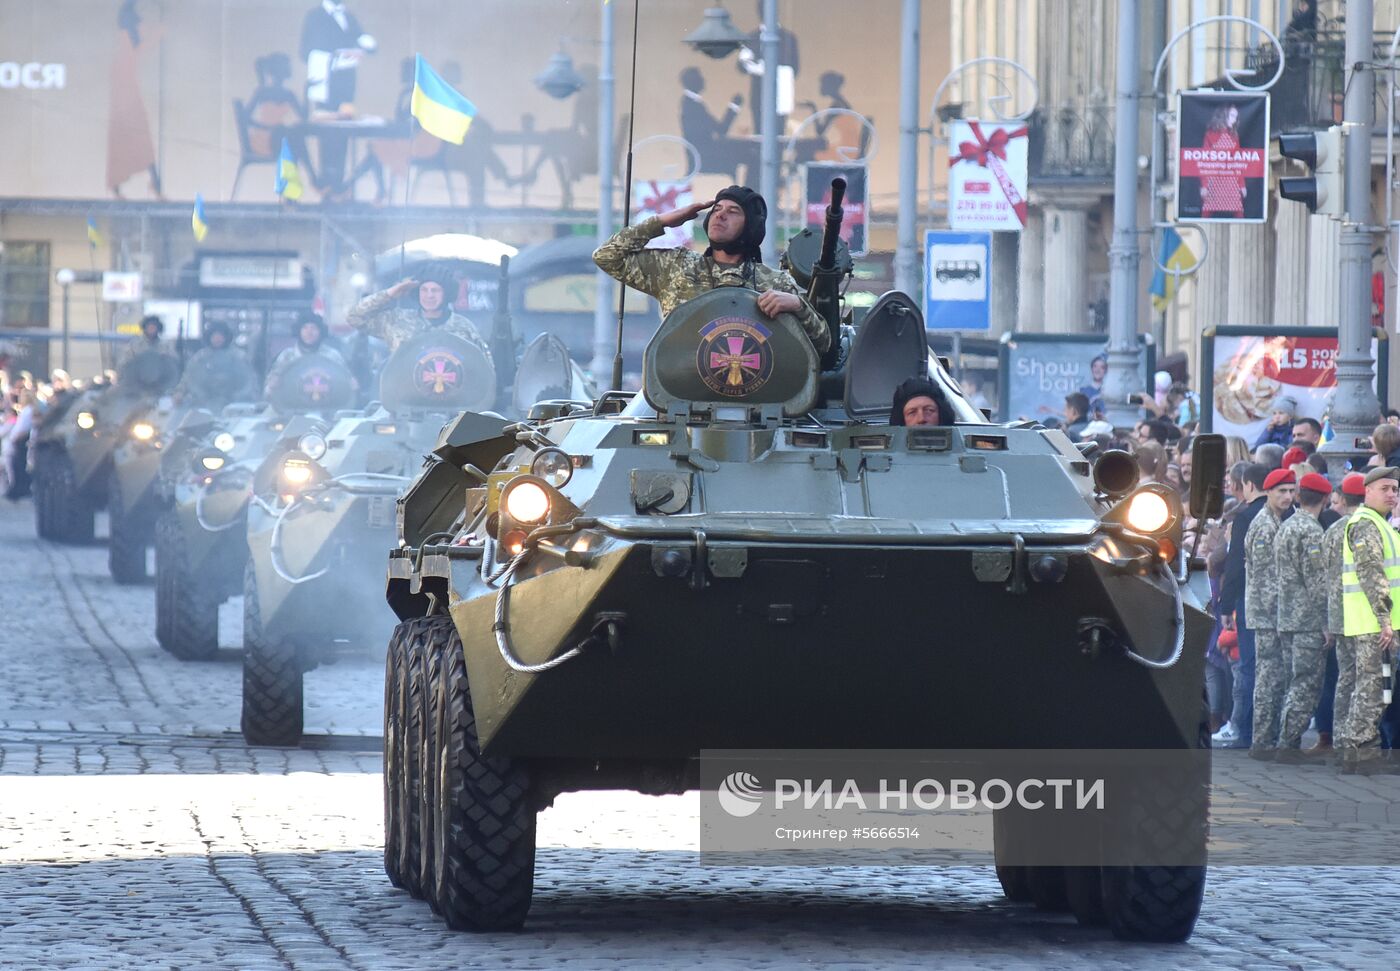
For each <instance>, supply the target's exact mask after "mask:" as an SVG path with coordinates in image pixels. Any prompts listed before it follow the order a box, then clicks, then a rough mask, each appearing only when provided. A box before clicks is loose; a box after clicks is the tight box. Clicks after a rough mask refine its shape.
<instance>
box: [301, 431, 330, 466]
mask: <svg viewBox="0 0 1400 971" xmlns="http://www.w3.org/2000/svg"><path fill="white" fill-rule="evenodd" d="M297 448H298V449H300V450H301V451H303V452H305V453H306V457H307V458H309V459H311V460H312V461H313V462H314V461H317V460H318V459H320V458H321V457H323V456H324V455H325V454H326V440H325V439H324V438H322V437H321V436H320V435H317V434H316V433H315V432H308V433H307V434H305V435H303V436H301V440H300V441H298V442H297Z"/></svg>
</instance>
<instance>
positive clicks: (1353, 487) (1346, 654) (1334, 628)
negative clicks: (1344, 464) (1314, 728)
mask: <svg viewBox="0 0 1400 971" xmlns="http://www.w3.org/2000/svg"><path fill="white" fill-rule="evenodd" d="M1365 496H1366V477H1365V476H1364V475H1362V474H1361V473H1360V472H1349V473H1347V475H1346V477H1345V478H1343V479H1342V488H1341V497H1342V505H1343V507H1344V509H1345V512H1346V514H1345V515H1344V516H1342V518H1341V519H1338V520H1337V521H1336V522H1335V523H1333V524H1332V525H1331V526H1328V527H1327V531H1326V532H1325V533H1323V534H1322V555H1323V557H1324V558H1325V559H1326V560H1327V633H1326V640H1327V645H1328V646H1329V647H1331V648H1332V649H1333V650H1335V651H1336V652H1337V690H1336V693H1335V694H1334V695H1333V696H1332V731H1333V738H1332V751H1333V758H1335V759H1338V760H1342V759H1344V758H1345V755H1346V751H1347V749H1349V748H1352V747H1353V746H1352V744H1351V741H1350V739H1348V737H1347V713H1348V712H1349V711H1350V710H1351V692H1352V687H1353V685H1355V683H1356V646H1355V645H1354V644H1353V643H1352V639H1351V638H1350V637H1347V636H1346V633H1345V630H1344V628H1343V626H1342V543H1343V542H1344V541H1345V539H1346V530H1347V523H1348V522H1350V521H1351V515H1352V513H1354V512H1355V511H1356V509H1357V507H1358V506H1360V505H1361V501H1362V499H1364V498H1365Z"/></svg>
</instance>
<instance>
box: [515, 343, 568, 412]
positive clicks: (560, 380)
mask: <svg viewBox="0 0 1400 971" xmlns="http://www.w3.org/2000/svg"><path fill="white" fill-rule="evenodd" d="M573 384H574V370H573V362H571V361H570V360H569V349H568V348H567V347H565V346H564V342H563V341H561V340H560V339H559V338H557V337H555V336H554V335H553V334H540V335H539V336H538V337H536V338H535V339H534V340H532V341H531V342H530V345H529V346H528V347H526V348H525V353H524V354H522V355H521V356H520V367H518V368H517V369H516V371H515V390H514V391H513V392H512V393H511V405H512V406H513V407H514V408H515V412H516V414H519V415H524V414H528V413H529V411H530V406H531V405H533V404H534V403H535V402H536V401H549V400H551V399H557V398H569V397H571V396H572V391H573Z"/></svg>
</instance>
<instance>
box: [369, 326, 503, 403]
mask: <svg viewBox="0 0 1400 971" xmlns="http://www.w3.org/2000/svg"><path fill="white" fill-rule="evenodd" d="M379 401H380V403H381V404H383V405H384V407H385V408H387V409H388V410H389V411H391V412H394V413H395V414H398V413H401V412H406V411H432V412H442V413H455V412H458V411H482V410H484V409H486V408H490V407H491V406H492V404H494V403H495V401H496V371H495V368H493V367H492V365H491V358H490V357H488V356H487V354H486V352H485V351H483V350H482V349H481V348H480V347H478V346H477V345H475V344H473V343H471V342H470V341H467V340H463V339H462V338H460V337H458V336H457V335H456V334H450V333H447V332H445V331H438V330H428V331H424V332H423V333H421V334H415V335H414V336H413V337H410V338H409V339H408V340H406V341H404V342H403V343H402V344H400V345H399V346H398V347H397V348H396V349H395V350H394V353H393V354H390V355H389V360H388V361H386V362H385V363H384V370H383V372H382V373H381V374H380V376H379Z"/></svg>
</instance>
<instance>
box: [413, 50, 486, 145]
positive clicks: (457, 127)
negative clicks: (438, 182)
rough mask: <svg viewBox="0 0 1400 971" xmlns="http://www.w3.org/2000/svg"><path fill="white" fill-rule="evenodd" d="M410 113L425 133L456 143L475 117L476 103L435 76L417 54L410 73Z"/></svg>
mask: <svg viewBox="0 0 1400 971" xmlns="http://www.w3.org/2000/svg"><path fill="white" fill-rule="evenodd" d="M412 113H413V117H414V118H417V119H418V124H420V125H422V126H423V130H424V131H425V132H427V133H428V134H429V135H435V136H437V137H438V138H441V139H442V140H443V141H445V142H451V143H452V144H454V145H460V144H462V140H463V139H464V138H466V137H467V129H468V128H470V127H471V124H472V119H473V118H475V117H476V105H474V104H472V103H471V102H470V101H468V100H467V99H466V98H464V97H462V95H461V94H459V93H458V92H457V91H456V90H454V89H453V87H452V85H450V84H448V83H447V82H446V81H444V80H443V79H442V78H441V77H439V76H438V73H437V72H436V71H434V70H433V69H432V68H431V67H429V66H428V62H427V61H425V60H423V55H422V54H419V55H417V63H416V66H415V68H414V72H413V101H412Z"/></svg>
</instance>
